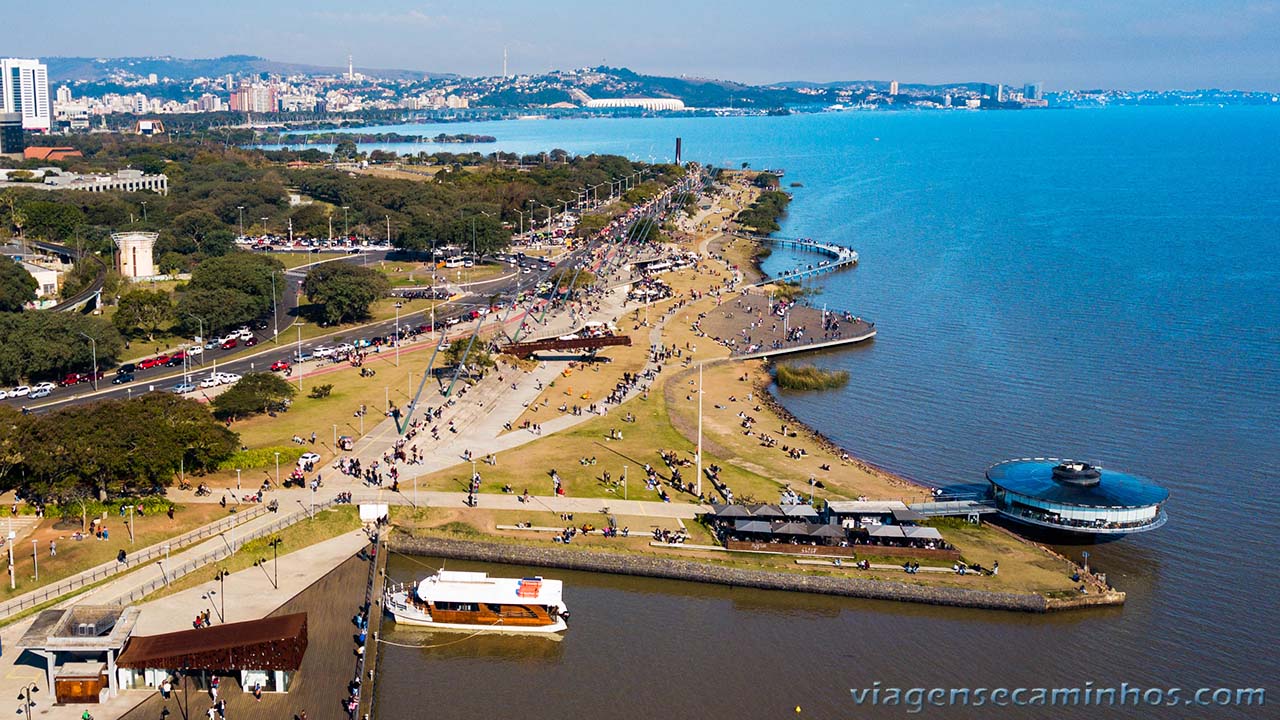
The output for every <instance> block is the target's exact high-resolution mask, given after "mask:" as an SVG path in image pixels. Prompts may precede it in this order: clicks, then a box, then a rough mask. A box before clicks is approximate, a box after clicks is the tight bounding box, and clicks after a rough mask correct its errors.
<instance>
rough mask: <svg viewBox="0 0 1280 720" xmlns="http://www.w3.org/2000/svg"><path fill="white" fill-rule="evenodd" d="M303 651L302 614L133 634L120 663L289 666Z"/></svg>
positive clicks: (141, 666) (186, 667)
mask: <svg viewBox="0 0 1280 720" xmlns="http://www.w3.org/2000/svg"><path fill="white" fill-rule="evenodd" d="M306 651H307V614H306V613H294V614H292V615H279V616H275V617H267V618H263V619H261V620H249V621H246V622H238V623H228V624H226V625H215V626H213V627H210V628H205V629H201V630H181V631H179V632H172V633H165V634H163V635H147V636H144V637H133V638H130V639H129V644H128V645H126V646H125V648H124V651H123V652H121V653H120V658H119V660H117V661H116V664H117V665H119V666H120V667H126V668H135V669H144V668H163V669H167V670H215V671H220V672H231V671H236V670H288V671H296V670H298V668H300V667H301V666H302V656H303V655H304V654H305V653H306Z"/></svg>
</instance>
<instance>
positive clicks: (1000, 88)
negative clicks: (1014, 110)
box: [996, 83, 1004, 102]
mask: <svg viewBox="0 0 1280 720" xmlns="http://www.w3.org/2000/svg"><path fill="white" fill-rule="evenodd" d="M996 102H1004V84H1003V83H1001V84H999V85H996Z"/></svg>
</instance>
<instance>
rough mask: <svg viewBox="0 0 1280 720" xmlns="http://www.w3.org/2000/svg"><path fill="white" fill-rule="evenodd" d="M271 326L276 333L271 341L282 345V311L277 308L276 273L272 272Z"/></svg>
mask: <svg viewBox="0 0 1280 720" xmlns="http://www.w3.org/2000/svg"><path fill="white" fill-rule="evenodd" d="M271 324H272V327H273V328H274V329H275V333H274V334H273V335H272V336H271V339H272V340H273V341H275V344H277V345H279V344H280V309H279V308H278V307H277V306H276V271H275V270H272V271H271Z"/></svg>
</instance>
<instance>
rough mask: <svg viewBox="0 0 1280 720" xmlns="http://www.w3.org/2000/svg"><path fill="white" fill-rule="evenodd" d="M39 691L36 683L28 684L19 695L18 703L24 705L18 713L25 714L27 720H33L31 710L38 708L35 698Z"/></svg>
mask: <svg viewBox="0 0 1280 720" xmlns="http://www.w3.org/2000/svg"><path fill="white" fill-rule="evenodd" d="M39 691H40V688H39V687H37V686H36V684H35V683H28V684H26V685H23V686H22V690H21V692H19V693H18V701H19V702H21V703H22V707H20V708H18V712H25V713H26V715H27V720H31V708H33V707H35V706H36V699H35V697H33V696H34V695H35V694H36V693H37V692H39Z"/></svg>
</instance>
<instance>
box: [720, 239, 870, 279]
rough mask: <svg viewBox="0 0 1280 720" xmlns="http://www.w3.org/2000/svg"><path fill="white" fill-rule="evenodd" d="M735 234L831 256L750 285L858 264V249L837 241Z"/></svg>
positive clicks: (796, 277) (805, 277)
mask: <svg viewBox="0 0 1280 720" xmlns="http://www.w3.org/2000/svg"><path fill="white" fill-rule="evenodd" d="M733 234H734V235H735V236H736V237H740V238H744V239H746V240H752V241H754V242H759V243H768V244H770V245H775V246H778V247H789V248H795V249H797V250H805V251H808V252H812V253H817V254H819V255H825V256H827V257H829V258H831V259H830V260H824V261H822V262H820V263H818V264H817V265H809V266H807V267H803V268H799V269H796V270H791V271H789V272H785V273H782V274H781V275H778V276H776V277H771V278H766V279H764V280H761V281H760V282H758V283H755V284H754V285H751V286H749V287H759V286H763V285H768V284H770V283H776V282H798V281H800V280H805V279H807V278H811V277H813V276H815V275H821V274H822V273H827V272H834V271H836V270H840V269H843V268H848V267H853V266H854V265H857V264H858V253H857V251H856V250H854V249H853V248H847V247H845V246H843V245H838V244H836V243H829V242H818V241H817V240H810V239H808V238H785V237H777V236H774V235H748V234H745V233H733Z"/></svg>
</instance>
